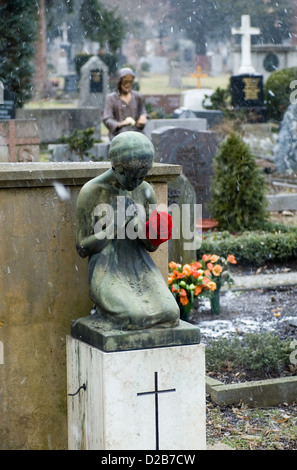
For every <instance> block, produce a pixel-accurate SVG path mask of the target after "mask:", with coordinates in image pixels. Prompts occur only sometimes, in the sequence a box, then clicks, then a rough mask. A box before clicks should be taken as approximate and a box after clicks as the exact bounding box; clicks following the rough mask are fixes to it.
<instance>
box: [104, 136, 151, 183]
mask: <svg viewBox="0 0 297 470" xmlns="http://www.w3.org/2000/svg"><path fill="white" fill-rule="evenodd" d="M154 155H155V150H154V147H153V144H152V143H151V141H150V140H149V139H148V138H147V137H146V136H145V135H143V134H141V133H140V132H133V131H129V132H122V133H121V134H118V135H117V136H116V137H114V139H112V141H111V144H110V149H109V158H110V161H111V164H112V169H113V171H114V172H115V175H116V178H117V180H118V182H119V183H120V185H121V186H122V187H123V188H124V189H126V190H128V191H132V190H133V189H135V188H137V186H139V185H140V184H141V183H142V182H143V181H144V179H145V177H146V176H147V174H148V171H149V170H150V168H151V167H152V165H153V159H154Z"/></svg>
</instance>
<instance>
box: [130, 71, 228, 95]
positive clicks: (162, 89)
mask: <svg viewBox="0 0 297 470" xmlns="http://www.w3.org/2000/svg"><path fill="white" fill-rule="evenodd" d="M193 72H194V70H193ZM190 75H191V74H190V73H189V75H188V76H182V87H181V88H176V87H170V86H169V75H168V74H152V73H149V72H146V73H145V74H143V76H142V77H140V78H139V79H138V83H139V87H140V89H139V91H140V93H141V94H143V95H151V94H152V95H160V94H165V95H175V94H178V93H180V92H181V91H184V90H188V89H191V88H197V80H196V78H193V77H191V76H190ZM229 80H230V76H229V75H222V76H220V77H206V78H202V79H201V88H212V89H214V90H215V89H216V88H217V87H222V88H226V87H227V86H228V83H229Z"/></svg>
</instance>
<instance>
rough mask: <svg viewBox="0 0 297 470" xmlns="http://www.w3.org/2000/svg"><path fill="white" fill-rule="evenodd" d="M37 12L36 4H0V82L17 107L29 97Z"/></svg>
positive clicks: (13, 0) (17, 0) (15, 0)
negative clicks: (11, 94) (14, 96)
mask: <svg viewBox="0 0 297 470" xmlns="http://www.w3.org/2000/svg"><path fill="white" fill-rule="evenodd" d="M37 10H38V4H37V2H36V0H9V1H7V2H1V3H0V80H1V81H2V82H3V84H4V86H5V87H6V88H8V89H9V90H10V91H12V92H14V93H15V94H16V103H17V106H19V107H22V106H23V104H24V103H25V102H26V101H27V100H29V99H30V97H31V94H32V79H33V74H34V66H33V65H32V58H33V56H34V53H35V48H34V41H35V38H36V29H37Z"/></svg>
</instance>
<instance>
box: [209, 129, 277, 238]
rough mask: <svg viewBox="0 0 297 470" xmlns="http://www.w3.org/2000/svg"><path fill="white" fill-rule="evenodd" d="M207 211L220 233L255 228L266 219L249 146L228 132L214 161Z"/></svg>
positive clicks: (260, 178)
mask: <svg viewBox="0 0 297 470" xmlns="http://www.w3.org/2000/svg"><path fill="white" fill-rule="evenodd" d="M213 170H214V175H213V177H212V179H211V201H210V203H209V210H210V212H211V214H212V217H213V218H214V219H216V220H217V221H218V224H219V229H220V230H228V231H230V232H242V231H244V230H254V229H259V228H261V227H262V226H263V223H264V222H265V220H266V219H267V218H268V212H267V210H266V208H267V200H266V197H265V180H264V176H263V173H262V172H261V170H260V168H259V167H258V166H257V164H256V158H255V156H254V155H253V154H252V153H251V151H250V147H249V146H248V145H247V144H246V143H245V142H244V141H243V139H242V137H241V136H240V135H239V134H236V133H234V132H232V133H231V134H230V135H229V137H228V138H227V139H226V140H225V141H224V142H223V143H222V145H221V147H220V149H219V152H218V154H217V155H216V156H215V158H214V164H213Z"/></svg>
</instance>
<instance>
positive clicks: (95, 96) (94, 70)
mask: <svg viewBox="0 0 297 470" xmlns="http://www.w3.org/2000/svg"><path fill="white" fill-rule="evenodd" d="M108 87H109V85H108V67H107V66H106V65H105V64H104V62H102V60H101V59H100V58H99V57H98V56H93V57H91V58H90V59H89V60H88V62H87V63H86V64H85V65H83V66H82V68H81V79H80V94H79V106H80V107H83V106H90V107H95V108H99V109H100V110H101V109H103V107H104V102H105V97H106V95H107V93H108Z"/></svg>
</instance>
